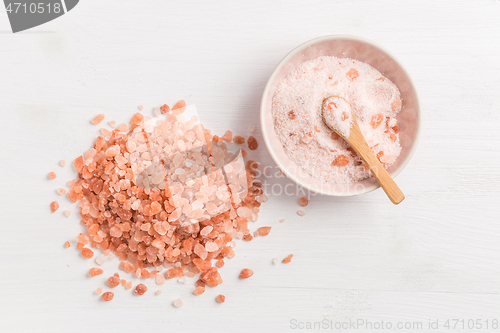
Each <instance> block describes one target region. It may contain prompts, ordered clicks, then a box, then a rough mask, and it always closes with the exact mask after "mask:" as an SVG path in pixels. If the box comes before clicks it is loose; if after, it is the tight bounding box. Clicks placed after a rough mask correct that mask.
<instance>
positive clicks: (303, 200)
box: [299, 197, 309, 207]
mask: <svg viewBox="0 0 500 333" xmlns="http://www.w3.org/2000/svg"><path fill="white" fill-rule="evenodd" d="M308 204H309V199H307V198H306V197H301V198H300V199H299V205H300V206H302V207H306V206H307V205H308Z"/></svg>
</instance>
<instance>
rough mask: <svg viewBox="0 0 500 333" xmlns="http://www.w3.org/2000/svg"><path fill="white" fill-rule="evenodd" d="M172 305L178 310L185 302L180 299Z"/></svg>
mask: <svg viewBox="0 0 500 333" xmlns="http://www.w3.org/2000/svg"><path fill="white" fill-rule="evenodd" d="M172 305H173V306H174V307H176V308H180V307H182V306H183V305H184V302H183V301H182V299H180V298H178V299H176V300H175V301H174V302H173V303H172Z"/></svg>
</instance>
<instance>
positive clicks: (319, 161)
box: [272, 56, 401, 183]
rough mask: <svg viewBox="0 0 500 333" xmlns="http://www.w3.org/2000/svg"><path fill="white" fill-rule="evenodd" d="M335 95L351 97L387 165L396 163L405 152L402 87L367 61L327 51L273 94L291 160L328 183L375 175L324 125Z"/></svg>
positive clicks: (276, 126)
mask: <svg viewBox="0 0 500 333" xmlns="http://www.w3.org/2000/svg"><path fill="white" fill-rule="evenodd" d="M330 96H339V97H342V98H344V99H345V100H346V101H348V102H349V104H350V105H351V107H352V110H353V112H354V115H355V116H356V119H357V121H358V124H359V127H360V129H361V131H362V133H363V135H364V136H365V139H366V141H367V142H368V144H369V145H370V147H371V149H372V150H373V152H374V153H375V154H376V155H377V156H378V157H379V160H380V161H381V162H382V163H383V164H384V165H385V166H386V167H388V166H389V165H391V164H392V163H393V162H394V161H395V160H396V158H397V157H398V156H399V154H400V152H401V146H400V145H399V135H398V132H399V130H398V127H397V125H396V115H397V113H398V112H399V111H400V110H401V97H400V92H399V90H398V88H397V87H396V86H395V85H394V84H393V83H392V82H391V81H390V80H389V79H387V78H385V77H384V76H383V75H382V74H381V73H380V72H378V71H377V70H376V69H375V68H373V67H371V66H370V65H368V64H366V63H363V62H360V61H357V60H353V59H349V58H336V57H327V56H325V57H319V58H316V59H313V60H310V61H306V62H304V63H302V64H301V65H300V66H299V67H298V68H297V69H296V70H295V71H293V72H291V73H290V74H289V75H288V76H286V77H285V78H284V79H283V80H282V81H281V83H280V84H279V85H278V87H277V89H276V92H275V94H274V96H273V105H272V113H273V117H274V130H275V132H276V135H277V136H278V138H279V140H280V142H281V143H282V145H283V147H284V149H285V152H286V154H287V155H288V157H289V158H290V160H291V161H292V162H294V163H295V164H296V165H297V166H299V167H300V168H301V169H302V170H304V171H305V172H306V173H307V174H309V175H311V176H312V177H314V178H317V179H319V180H321V181H323V182H325V183H355V182H357V181H359V180H362V179H365V178H367V177H369V176H370V175H371V174H370V171H369V170H368V168H367V167H366V165H365V164H364V162H363V161H362V160H361V158H360V157H359V156H358V155H357V154H356V152H354V150H353V149H352V148H350V147H349V145H348V144H347V143H346V142H345V141H344V140H342V139H341V138H340V137H339V136H338V135H337V134H336V133H334V132H333V131H332V130H331V129H329V128H328V127H327V126H326V125H325V124H324V122H323V119H322V116H321V107H322V103H323V100H324V99H325V98H327V97H330Z"/></svg>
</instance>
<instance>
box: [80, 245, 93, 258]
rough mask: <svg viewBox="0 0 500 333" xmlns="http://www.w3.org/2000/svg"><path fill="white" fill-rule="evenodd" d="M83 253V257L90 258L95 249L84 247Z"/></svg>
mask: <svg viewBox="0 0 500 333" xmlns="http://www.w3.org/2000/svg"><path fill="white" fill-rule="evenodd" d="M81 254H82V257H84V258H85V259H90V258H92V257H93V256H94V251H92V250H91V249H89V248H86V247H85V248H83V249H82V252H81Z"/></svg>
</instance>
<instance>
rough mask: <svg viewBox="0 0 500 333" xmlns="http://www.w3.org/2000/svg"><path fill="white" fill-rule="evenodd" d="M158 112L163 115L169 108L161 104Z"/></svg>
mask: <svg viewBox="0 0 500 333" xmlns="http://www.w3.org/2000/svg"><path fill="white" fill-rule="evenodd" d="M160 111H161V113H163V114H165V113H167V112H169V111H170V107H169V106H168V105H167V104H163V105H162V106H161V107H160Z"/></svg>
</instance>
